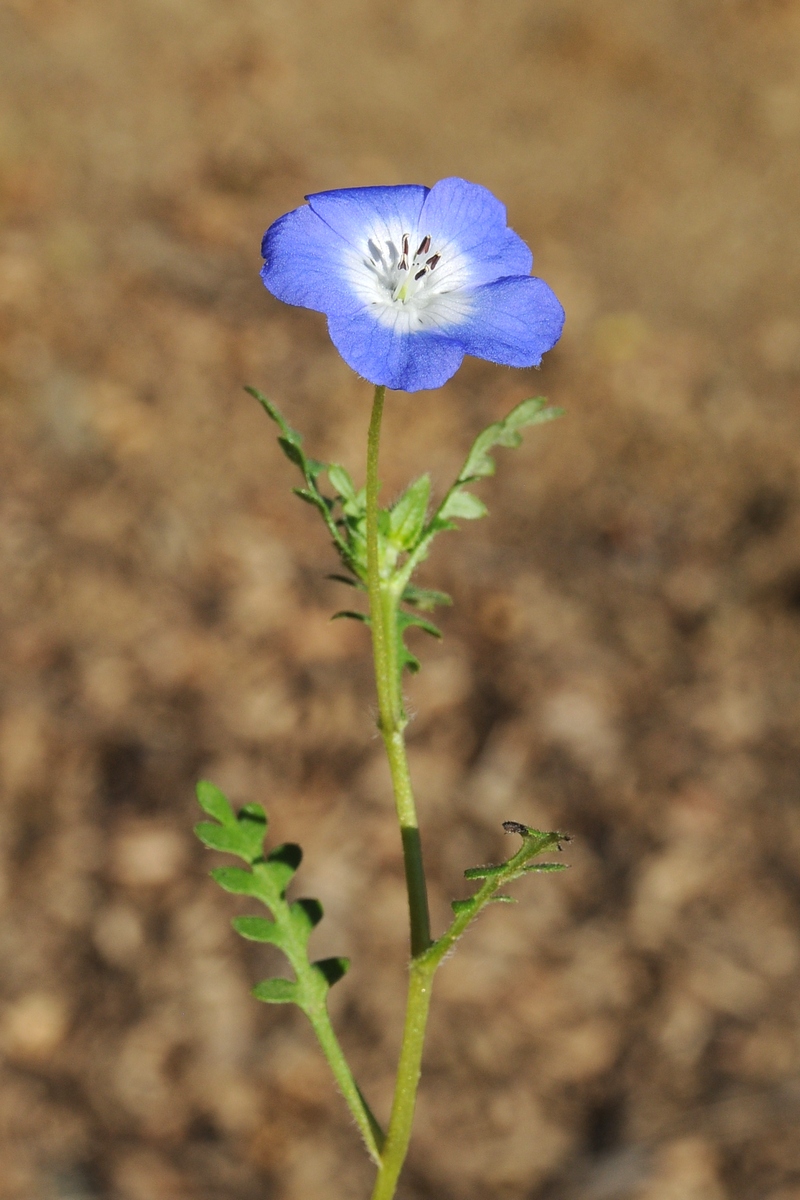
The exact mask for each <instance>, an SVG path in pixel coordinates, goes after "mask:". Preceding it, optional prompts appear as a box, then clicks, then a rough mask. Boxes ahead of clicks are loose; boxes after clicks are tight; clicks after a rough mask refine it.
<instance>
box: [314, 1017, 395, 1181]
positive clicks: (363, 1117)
mask: <svg viewBox="0 0 800 1200" xmlns="http://www.w3.org/2000/svg"><path fill="white" fill-rule="evenodd" d="M307 1011H308V1010H307ZM308 1018H309V1020H310V1021H311V1024H312V1026H313V1028H314V1033H315V1034H316V1035H317V1038H318V1039H319V1044H320V1046H321V1047H322V1052H323V1054H324V1055H325V1057H326V1058H327V1060H328V1062H329V1064H330V1068H331V1070H332V1071H333V1075H334V1078H335V1080H336V1082H337V1084H338V1085H339V1090H340V1092H341V1093H342V1095H343V1096H344V1098H345V1100H346V1101H347V1106H348V1108H349V1109H350V1112H351V1113H352V1115H353V1119H354V1120H355V1123H356V1125H358V1128H359V1130H360V1131H361V1136H362V1137H363V1139H364V1143H365V1145H366V1147H367V1150H368V1152H369V1156H370V1158H371V1159H372V1160H373V1162H375V1163H377V1164H378V1166H379V1167H380V1166H381V1163H382V1159H381V1151H382V1150H383V1147H384V1143H385V1140H386V1139H385V1137H384V1133H383V1130H382V1129H381V1127H380V1125H379V1124H378V1122H377V1120H376V1119H375V1117H374V1115H373V1113H372V1110H371V1108H370V1106H369V1105H368V1104H367V1102H366V1100H365V1099H364V1097H363V1095H362V1094H361V1089H360V1088H359V1086H358V1084H357V1083H356V1081H355V1079H354V1078H353V1073H352V1071H351V1070H350V1067H349V1065H348V1062H347V1059H346V1058H345V1056H344V1051H343V1050H342V1047H341V1046H340V1045H339V1039H338V1038H337V1037H336V1034H335V1033H334V1031H333V1026H332V1025H331V1019H330V1016H329V1014H328V1010H327V1008H326V1007H325V1006H324V1005H321V1006H320V1007H319V1008H318V1009H313V1010H311V1011H308Z"/></svg>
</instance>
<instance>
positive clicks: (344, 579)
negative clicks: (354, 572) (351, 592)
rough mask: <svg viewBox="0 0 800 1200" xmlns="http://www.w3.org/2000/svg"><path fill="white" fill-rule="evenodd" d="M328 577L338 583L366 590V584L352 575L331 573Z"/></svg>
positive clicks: (361, 590)
mask: <svg viewBox="0 0 800 1200" xmlns="http://www.w3.org/2000/svg"><path fill="white" fill-rule="evenodd" d="M328 579H333V580H334V581H335V582H336V583H346V584H347V586H348V587H351V588H358V590H359V591H360V592H363V591H366V589H365V587H364V584H363V583H362V582H361V580H360V579H354V578H353V577H352V576H350V575H337V574H335V573H334V574H333V575H329V576H328Z"/></svg>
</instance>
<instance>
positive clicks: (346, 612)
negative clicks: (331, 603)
mask: <svg viewBox="0 0 800 1200" xmlns="http://www.w3.org/2000/svg"><path fill="white" fill-rule="evenodd" d="M345 617H347V618H348V619H349V620H350V621H362V622H363V624H364V625H369V613H363V612H358V611H357V610H356V609H354V608H340V609H339V611H338V612H335V613H334V614H333V616H332V617H331V620H332V621H341V620H342V619H343V618H345Z"/></svg>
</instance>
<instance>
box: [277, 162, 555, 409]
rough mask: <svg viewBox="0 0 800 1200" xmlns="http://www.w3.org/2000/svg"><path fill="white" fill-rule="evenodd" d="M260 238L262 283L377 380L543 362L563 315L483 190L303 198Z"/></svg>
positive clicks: (406, 380) (445, 186)
mask: <svg viewBox="0 0 800 1200" xmlns="http://www.w3.org/2000/svg"><path fill="white" fill-rule="evenodd" d="M306 199H307V200H308V204H307V205H303V206H302V207H301V208H296V209H294V211H293V212H290V213H286V215H285V216H283V217H280V218H279V219H278V220H277V221H275V223H274V224H273V225H271V226H270V228H269V229H268V230H267V232H266V233H265V235H264V241H263V243H262V247H261V252H262V254H263V256H264V260H265V261H264V267H263V269H262V271H261V278H262V279H263V280H264V284H265V285H266V287H267V288H268V289H269V291H270V292H272V294H273V295H274V296H277V297H278V299H279V300H284V301H285V302H286V303H287V304H298V305H301V306H302V307H303V308H312V309H315V310H316V311H317V312H323V313H325V314H326V315H327V317H328V329H329V331H330V335H331V339H332V341H333V344H334V345H335V346H336V348H337V350H338V351H339V353H340V354H341V356H342V358H343V359H344V360H345V362H346V363H348V364H349V365H350V366H351V367H352V368H353V370H354V371H357V372H358V374H359V375H362V376H363V377H364V378H365V379H368V380H369V381H370V382H371V383H375V384H385V385H386V386H387V387H390V388H395V389H400V390H402V391H406V392H417V391H420V390H421V389H422V388H436V387H440V386H441V385H442V384H443V383H445V382H446V380H448V379H449V378H450V377H451V375H454V374H455V372H456V371H457V370H458V368H459V367H460V366H461V361H462V359H463V357H464V355H465V354H474V355H476V356H477V357H478V358H485V359H488V360H489V361H490V362H495V363H505V364H506V365H507V366H510V367H535V366H538V365H539V363H540V362H541V361H542V355H543V354H544V353H545V351H547V350H550V349H551V347H553V346H554V345H555V343H556V342H557V341H558V339H559V337H560V336H561V329H562V326H563V324H564V310H563V309H562V307H561V305H560V304H559V302H558V300H557V299H556V297H555V295H554V293H553V292H552V291H551V290H550V288H549V287H548V286H547V284H546V283H545V282H544V281H543V280H541V279H537V278H536V277H535V276H532V275H531V267H532V265H533V256H532V255H531V252H530V250H529V249H528V247H527V246H526V245H525V243H524V242H523V241H522V239H521V238H520V237H518V236H517V234H516V233H514V232H513V230H511V229H509V228H508V226H507V225H506V210H505V207H504V205H502V204H501V203H500V201H499V200H497V199H496V198H495V197H494V196H493V195H492V193H491V192H489V191H487V190H486V188H484V187H480V186H479V185H478V184H476V183H468V182H467V181H466V180H465V179H457V178H453V179H442V180H440V182H439V183H437V184H435V185H434V186H433V187H432V188H426V187H419V186H416V185H403V186H400V187H367V188H343V189H341V190H338V191H332V192H317V193H316V194H315V195H312V196H307V197H306Z"/></svg>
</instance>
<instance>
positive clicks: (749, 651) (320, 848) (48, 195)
mask: <svg viewBox="0 0 800 1200" xmlns="http://www.w3.org/2000/svg"><path fill="white" fill-rule="evenodd" d="M0 63H1V64H2V70H1V71H0V212H2V216H3V222H2V232H1V233H0V395H1V396H2V403H1V405H0V427H1V429H0V556H1V557H2V574H3V588H2V592H1V593H0V623H1V624H2V636H3V645H4V650H3V654H2V661H1V662H0V714H1V716H2V724H1V726H0V767H1V769H2V789H3V793H2V796H3V798H2V809H1V810H0V822H1V823H2V834H3V836H2V839H0V851H1V858H2V868H1V870H2V896H3V914H2V925H1V926H0V957H1V959H2V964H3V970H2V980H0V998H1V999H2V1013H1V1014H0V1048H1V1049H2V1052H3V1064H2V1066H1V1067H0V1140H1V1141H2V1147H3V1163H4V1167H3V1174H2V1179H0V1198H2V1200H309V1198H310V1197H312V1196H313V1197H320V1200H323V1198H324V1200H350V1198H355V1197H362V1196H363V1197H366V1196H367V1195H368V1194H369V1186H370V1178H371V1171H370V1168H369V1165H368V1163H367V1161H366V1160H365V1158H364V1156H363V1153H362V1150H361V1148H360V1146H359V1143H358V1138H357V1135H356V1131H355V1129H354V1128H353V1127H352V1124H351V1122H350V1121H349V1119H348V1117H347V1114H346V1111H345V1109H344V1105H343V1103H342V1101H341V1099H340V1097H339V1096H338V1095H337V1093H336V1092H335V1090H334V1087H333V1085H332V1083H331V1081H330V1079H329V1077H328V1074H327V1068H326V1065H325V1063H324V1061H323V1060H321V1058H320V1057H319V1055H318V1052H317V1050H316V1048H315V1046H314V1044H313V1041H312V1037H311V1033H310V1030H309V1029H308V1028H307V1027H306V1025H305V1024H304V1020H303V1018H302V1015H301V1014H299V1013H298V1012H296V1011H294V1010H290V1009H288V1008H276V1007H267V1006H263V1005H259V1004H257V1003H256V1001H255V1000H253V999H251V997H250V995H249V988H250V986H251V985H252V984H253V983H254V982H256V981H257V980H258V979H259V978H261V977H263V976H264V975H265V974H267V973H268V971H269V969H271V968H272V967H274V965H275V963H274V961H273V960H272V959H271V958H270V957H269V954H268V953H267V952H265V951H264V950H263V949H261V948H259V947H255V948H253V946H252V945H250V944H245V943H243V942H241V940H240V939H237V938H236V936H235V935H234V933H233V932H232V930H231V929H230V925H229V921H230V917H231V916H232V915H234V914H235V913H236V912H238V911H241V910H242V909H244V910H246V909H247V905H246V904H245V905H242V904H240V903H239V902H238V901H237V900H236V899H235V898H234V897H231V896H229V895H226V894H224V893H222V892H220V891H219V889H216V888H215V887H214V885H213V884H212V883H211V882H210V880H209V879H208V875H207V872H208V869H209V867H210V866H211V865H213V863H214V862H216V861H217V860H216V859H215V858H214V856H213V855H211V854H209V853H208V852H206V851H203V850H202V849H201V847H200V846H199V844H197V843H195V841H194V840H193V838H192V835H191V825H192V823H193V821H194V820H195V819H196V806H195V803H194V800H193V795H192V789H193V784H194V781H195V780H196V779H197V778H198V777H200V776H207V777H210V778H211V779H213V780H215V781H216V782H217V783H218V784H219V785H220V786H222V787H224V788H226V789H228V791H229V792H230V794H231V797H232V798H233V799H234V800H235V801H236V802H237V803H244V802H246V801H251V800H258V801H260V802H262V803H264V804H265V805H266V807H267V808H268V810H269V813H270V816H271V819H272V834H271V836H274V840H275V841H276V842H277V841H281V840H293V841H299V842H301V843H302V844H303V847H304V849H305V855H306V857H305V861H304V864H303V867H302V868H301V872H300V875H299V877H298V889H299V894H307V895H314V896H319V897H320V899H321V900H322V902H323V904H324V905H325V909H326V917H325V920H324V921H323V923H322V925H321V926H320V928H319V930H318V932H317V933H316V934H315V938H316V949H317V951H318V953H319V955H320V956H323V955H325V954H339V953H343V954H348V955H349V956H350V957H351V958H352V960H353V967H352V970H351V972H350V974H349V975H348V976H347V977H346V979H345V980H344V981H342V982H341V983H340V984H338V985H337V987H336V989H335V990H334V992H333V993H332V1007H333V1011H334V1016H335V1020H336V1024H337V1027H338V1028H339V1029H340V1031H341V1036H342V1040H343V1042H344V1043H345V1045H346V1047H347V1049H348V1051H349V1052H350V1053H351V1055H352V1058H353V1061H354V1063H355V1066H356V1069H357V1072H358V1075H359V1079H360V1080H361V1082H362V1085H363V1087H364V1090H365V1092H366V1093H367V1094H368V1095H369V1097H370V1098H371V1099H372V1100H373V1102H374V1105H375V1107H376V1108H377V1110H378V1111H379V1113H380V1114H381V1115H382V1116H383V1117H385V1115H386V1113H387V1111H388V1105H389V1100H390V1087H391V1072H392V1065H393V1060H394V1056H395V1054H396V1050H397V1044H398V1037H399V1030H400V1025H401V1020H402V988H403V982H404V972H405V953H406V943H405V938H406V933H405V913H404V897H403V884H402V867H401V858H400V853H399V846H398V840H397V834H396V831H395V828H394V824H393V817H392V812H391V800H390V795H389V789H388V779H387V774H386V771H385V768H384V766H383V762H382V758H381V750H380V745H379V743H378V741H377V740H376V737H375V732H374V695H373V685H372V682H371V676H370V663H369V651H368V643H367V638H366V632H365V630H364V629H363V627H361V626H358V625H356V624H355V623H351V622H344V621H343V622H336V623H334V624H330V623H329V620H328V618H329V615H330V614H331V613H332V612H333V611H334V610H335V609H336V608H339V607H341V606H342V605H343V603H344V604H347V603H349V602H350V597H347V596H346V597H343V596H342V594H341V593H342V591H343V589H342V588H341V587H340V585H338V584H336V583H333V582H330V581H329V580H328V579H327V578H326V576H327V574H328V573H329V572H330V571H331V570H332V569H335V562H334V559H333V556H332V553H331V551H330V548H329V546H328V544H327V539H326V535H325V531H324V529H322V527H321V526H319V527H318V523H317V521H316V517H315V514H314V512H313V511H312V510H311V509H310V508H308V507H307V506H304V505H302V504H301V503H300V502H298V501H297V500H296V499H295V498H294V497H293V496H292V495H291V493H290V487H291V486H293V485H294V483H295V482H296V481H295V479H294V477H293V475H292V471H291V469H290V465H289V464H288V463H287V462H286V461H285V459H284V458H283V457H282V456H281V454H280V452H279V449H278V447H277V445H276V443H275V440H274V430H273V428H272V427H271V426H270V424H269V422H268V421H267V419H266V418H265V416H264V414H263V413H262V412H261V411H260V410H259V409H258V407H257V405H256V404H255V402H254V401H252V400H251V399H250V398H249V397H248V396H247V395H246V394H245V393H244V392H243V391H242V387H243V385H244V384H254V385H255V386H257V387H260V388H262V389H263V390H264V391H266V392H268V393H269V394H270V395H271V396H272V398H273V399H274V400H275V401H276V402H277V403H279V404H280V405H281V406H282V407H283V409H284V410H285V411H286V413H287V414H288V416H289V418H290V420H291V421H292V423H293V424H294V425H296V426H297V427H299V428H301V429H302V430H303V432H304V434H305V437H306V441H307V445H308V447H309V450H310V451H311V452H312V453H313V454H315V455H316V456H318V457H320V458H326V459H332V460H336V461H340V462H343V463H345V465H347V466H348V468H350V469H351V470H352V471H353V473H354V474H356V475H358V476H362V475H363V466H362V463H363V454H364V444H365V438H366V427H367V422H368V415H369V402H370V392H369V388H368V386H367V385H366V384H364V383H363V382H362V381H360V380H359V379H357V378H356V377H355V376H354V375H353V374H352V373H351V372H350V371H349V369H348V368H347V367H345V366H344V364H343V363H342V362H341V361H340V360H339V359H338V357H337V355H336V353H335V351H334V350H333V349H332V347H331V345H330V344H329V342H328V339H327V335H326V331H325V325H324V320H323V318H321V317H320V316H318V315H316V314H312V313H307V312H304V311H301V310H296V309H289V308H286V307H283V306H281V305H280V304H279V303H278V302H277V301H275V300H273V299H272V297H270V296H269V295H268V294H267V293H266V292H265V291H264V289H263V288H262V286H261V284H260V282H259V278H258V269H259V265H260V258H259V244H260V238H261V235H262V233H263V230H264V229H265V228H266V226H267V224H269V222H270V221H272V220H274V219H275V218H276V217H277V216H278V215H280V214H281V213H282V212H284V211H286V210H287V209H289V208H292V207H294V206H296V205H297V204H298V203H300V202H301V201H302V197H303V195H304V194H305V193H307V192H310V191H314V190H319V189H323V188H331V187H339V186H348V185H355V184H369V183H398V182H422V183H427V184H432V183H433V182H434V181H435V180H436V179H437V178H441V177H443V176H446V175H449V174H458V175H461V176H464V177H466V178H468V179H473V180H476V181H478V182H480V183H483V184H485V185H486V186H488V187H490V188H491V189H492V190H493V191H494V192H495V193H496V194H497V195H499V196H500V197H502V199H503V200H504V202H505V203H506V204H507V206H508V212H509V220H510V222H511V224H512V225H513V227H514V228H515V229H517V230H518V232H519V233H520V234H521V235H522V236H524V237H525V239H526V240H527V241H528V242H529V243H530V244H531V245H532V247H533V249H534V251H535V254H536V270H537V273H539V274H540V275H542V276H543V277H544V278H545V279H546V280H547V281H548V282H549V283H550V284H551V286H552V287H553V288H554V289H555V291H556V292H557V294H558V295H559V296H560V298H561V299H562V301H563V303H564V305H565V307H566V310H567V314H568V320H567V326H566V330H565V334H564V337H563V339H562V342H561V343H560V345H559V346H558V348H557V349H556V350H555V351H554V352H553V353H552V354H550V355H548V356H547V357H546V359H545V363H544V366H543V369H542V371H541V372H536V373H535V372H532V371H522V372H520V371H516V372H514V371H509V370H507V369H505V368H502V367H496V366H492V365H490V364H487V363H480V362H476V361H474V360H472V361H469V362H467V363H466V364H465V366H464V367H463V369H462V370H461V371H460V372H459V374H458V375H457V376H456V378H455V379H454V380H453V381H452V382H451V383H449V384H448V385H447V386H446V387H445V388H444V389H443V390H442V391H441V392H439V393H436V394H422V395H420V394H417V395H410V396H408V395H403V394H393V395H391V396H390V398H389V402H388V411H387V416H386V430H385V440H384V448H383V467H382V474H383V479H384V483H385V495H386V496H387V497H389V496H391V495H392V494H397V492H398V491H399V489H400V488H401V486H403V484H404V483H405V481H406V480H407V479H408V478H409V477H410V476H412V475H414V474H415V473H416V474H418V473H419V472H421V471H422V470H430V471H431V472H432V475H433V480H434V486H435V488H436V489H437V490H438V492H439V493H440V492H441V489H442V488H443V487H446V486H447V484H448V482H449V480H450V477H451V476H452V474H453V472H454V471H455V470H456V469H457V467H458V465H459V462H460V459H461V457H462V456H463V454H464V452H465V450H466V448H467V446H468V445H469V443H470V440H471V438H472V437H474V435H475V434H476V433H477V432H478V430H479V429H480V428H481V427H482V425H483V424H485V423H486V422H488V421H490V420H493V419H496V418H497V417H498V416H500V415H502V414H503V413H504V412H505V411H507V410H508V409H509V408H511V407H512V405H513V404H514V403H516V402H517V401H519V400H521V399H523V398H524V397H526V396H529V395H535V394H538V393H545V394H547V395H548V396H549V397H550V399H551V400H552V401H553V402H555V403H557V404H558V405H560V406H561V407H563V408H564V409H565V412H566V415H565V417H564V418H563V419H561V420H560V421H558V422H555V423H553V424H551V425H548V426H546V427H544V428H542V429H538V430H532V431H531V432H530V433H529V435H528V436H527V437H526V439H525V444H524V446H523V447H522V448H521V449H519V450H515V451H501V452H500V454H499V456H498V458H499V460H500V461H499V470H498V474H497V476H496V477H495V478H494V479H492V480H488V481H486V482H485V483H484V484H482V485H481V489H480V490H481V495H482V497H483V498H484V499H485V501H486V502H487V503H488V505H489V507H490V510H491V515H490V517H489V518H488V519H486V520H485V521H483V522H476V523H473V524H470V525H469V527H468V528H466V529H465V530H464V531H463V532H461V533H460V534H458V535H456V534H449V535H447V537H446V538H442V539H441V540H440V545H439V546H438V548H437V550H436V552H435V555H434V557H433V558H432V559H431V561H430V562H429V563H428V564H426V567H425V572H424V574H425V579H426V581H428V582H429V583H430V584H432V585H434V586H441V587H444V588H446V589H447V590H448V591H450V592H451V593H452V595H453V597H454V600H455V605H454V608H453V609H452V610H449V611H447V612H446V613H445V615H444V617H443V620H442V625H443V629H444V633H445V637H444V640H443V642H442V643H441V645H438V644H434V643H433V642H432V641H429V640H428V639H425V637H424V635H419V636H418V638H417V641H416V643H415V645H416V646H417V648H418V649H419V651H420V653H421V655H422V657H423V659H424V664H425V665H424V667H423V671H422V673H421V675H419V676H418V677H417V678H416V679H415V680H413V681H411V682H409V683H408V686H407V695H408V700H409V704H410V707H411V709H412V711H413V714H414V720H413V724H412V726H411V729H410V746H411V759H412V771H413V774H414V778H415V781H416V783H417V787H418V791H419V804H420V812H421V820H422V827H423V836H424V841H425V850H426V855H427V860H428V863H429V867H430V872H431V876H432V904H433V916H434V922H435V924H436V926H437V928H441V927H442V924H443V922H444V921H445V920H446V918H447V913H448V911H449V908H448V906H449V901H450V899H451V898H452V897H454V896H460V895H464V894H465V883H464V880H463V878H462V872H463V869H464V868H465V867H467V866H470V865H473V864H475V863H479V862H486V861H491V860H492V859H494V858H496V857H497V856H498V855H500V854H502V853H503V852H504V851H507V850H508V847H509V844H510V839H507V838H504V836H503V834H502V831H501V822H502V821H503V820H505V819H507V818H512V819H515V820H521V821H525V822H528V823H529V824H535V825H539V826H543V827H545V828H550V827H556V828H563V829H566V830H569V831H570V832H571V833H572V834H573V839H574V840H573V841H572V843H571V844H570V845H569V847H568V849H567V851H566V853H565V859H566V860H567V861H568V862H569V863H570V864H571V870H570V871H568V872H565V873H563V874H562V875H559V876H550V877H546V876H545V877H541V878H534V879H530V880H526V881H523V883H521V884H519V885H517V887H516V893H517V895H518V897H519V901H520V903H519V904H518V905H517V906H516V907H515V908H511V907H509V908H506V907H504V906H498V907H497V910H496V911H495V910H493V911H491V912H490V913H488V914H487V915H485V916H484V917H483V918H482V919H481V920H480V922H479V923H478V925H477V927H476V928H475V929H474V930H473V931H472V932H471V934H470V935H469V938H468V939H467V940H465V942H464V943H463V945H462V946H461V947H460V948H459V949H458V951H457V953H456V955H455V956H454V957H453V958H452V959H451V960H450V961H448V963H447V964H446V965H445V966H444V967H443V969H442V972H441V974H440V976H439V978H438V980H437V994H436V995H435V998H434V1012H433V1019H432V1028H431V1038H430V1043H429V1049H428V1052H427V1056H426V1061H425V1073H424V1079H423V1086H422V1092H421V1097H420V1106H419V1114H418V1121H417V1127H416V1134H415V1140H414V1146H413V1150H412V1153H411V1156H410V1159H409V1163H408V1169H407V1172H406V1174H405V1176H404V1180H403V1184H402V1187H401V1193H400V1194H401V1196H402V1197H403V1198H404V1200H434V1198H435V1200H478V1198H481V1200H483V1198H485V1197H489V1196H490V1197H492V1200H798V1197H800V1140H799V1139H798V1137H797V1128H798V1121H800V1002H799V1001H798V994H799V993H798V983H799V982H800V932H799V931H798V916H799V915H800V796H799V795H798V783H797V767H796V764H797V753H798V749H800V685H798V670H797V666H798V657H799V656H800V550H798V534H800V479H798V463H799V461H800V404H799V403H798V400H799V396H798V388H799V386H800V315H798V314H800V307H798V301H800V255H798V241H799V240H800V238H799V235H798V231H799V230H800V202H799V201H798V195H800V154H798V138H800V4H798V3H797V0H717V2H716V3H709V4H704V5H698V4H690V3H688V2H686V0H653V2H652V3H648V4H641V3H640V2H639V0H620V2H619V3H615V4H611V3H608V0H540V2H538V3H532V2H524V0H504V3H503V4H502V5H496V4H492V3H489V0H472V2H469V0H437V2H436V3H435V4H432V3H423V2H422V0H408V2H406V3H394V4H390V3H388V0H339V2H338V3H337V4H335V5H334V4H327V3H324V2H323V0H299V2H296V3H289V2H288V0H227V2H226V3H221V2H219V0H217V2H216V3H214V2H212V0H194V2H193V3H189V2H188V0H140V2H139V3H137V4H135V5H130V4H124V3H122V2H120V0H113V2H112V3H108V2H101V0H72V2H70V3H67V0H7V2H6V4H5V6H4V7H3V10H2V12H0ZM412 636H413V635H412Z"/></svg>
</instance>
